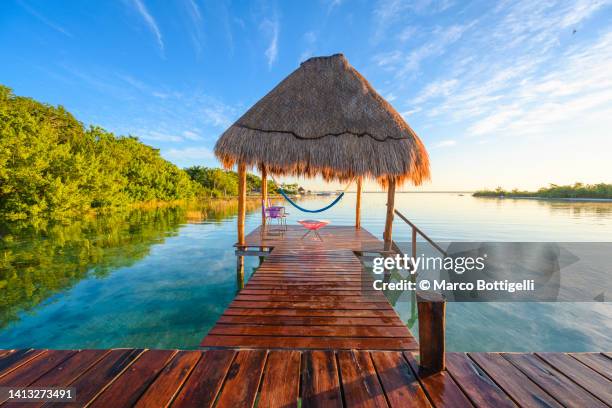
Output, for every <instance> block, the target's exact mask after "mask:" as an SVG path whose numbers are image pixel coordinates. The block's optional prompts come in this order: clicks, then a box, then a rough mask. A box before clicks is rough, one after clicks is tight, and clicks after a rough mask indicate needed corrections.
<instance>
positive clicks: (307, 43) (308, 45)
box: [298, 31, 317, 62]
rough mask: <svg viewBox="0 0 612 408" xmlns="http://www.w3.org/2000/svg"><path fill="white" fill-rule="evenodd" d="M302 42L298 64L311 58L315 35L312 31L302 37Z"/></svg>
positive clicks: (315, 39) (315, 40)
mask: <svg viewBox="0 0 612 408" xmlns="http://www.w3.org/2000/svg"><path fill="white" fill-rule="evenodd" d="M302 41H303V42H304V51H302V52H301V54H300V58H299V61H298V62H303V61H306V60H307V59H308V58H310V57H312V56H313V54H314V48H315V45H316V42H317V34H316V33H315V32H314V31H308V32H306V33H304V35H303V36H302Z"/></svg>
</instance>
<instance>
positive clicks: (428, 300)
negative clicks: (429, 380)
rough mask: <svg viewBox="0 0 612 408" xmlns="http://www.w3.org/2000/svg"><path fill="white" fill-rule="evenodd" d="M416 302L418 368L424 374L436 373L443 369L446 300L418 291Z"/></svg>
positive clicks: (439, 295)
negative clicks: (417, 316) (417, 315)
mask: <svg viewBox="0 0 612 408" xmlns="http://www.w3.org/2000/svg"><path fill="white" fill-rule="evenodd" d="M416 300H417V307H418V310H419V354H420V367H421V369H422V370H423V372H424V373H428V374H433V373H438V372H440V371H443V370H444V368H445V363H444V330H445V326H446V321H445V311H446V300H445V299H444V296H443V295H441V294H439V293H436V292H431V291H418V292H417V295H416Z"/></svg>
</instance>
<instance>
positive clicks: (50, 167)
mask: <svg viewBox="0 0 612 408" xmlns="http://www.w3.org/2000/svg"><path fill="white" fill-rule="evenodd" d="M268 186H269V191H270V193H272V194H274V193H276V192H277V186H276V185H275V183H274V182H273V181H271V180H270V181H268ZM260 187H261V178H260V177H258V176H256V175H254V174H248V175H247V192H248V193H249V194H252V193H255V192H257V191H259V189H260ZM283 188H284V189H285V191H287V192H288V193H289V194H298V193H300V192H301V191H303V189H302V188H301V187H300V186H298V185H297V184H283ZM237 194H238V175H237V173H236V172H234V171H226V170H222V169H219V168H206V167H200V166H193V167H189V168H187V169H180V168H179V167H177V166H176V165H174V164H172V163H170V162H169V161H167V160H165V159H164V158H163V157H162V156H161V155H160V152H159V149H155V148H153V147H151V146H148V145H146V144H144V143H142V142H141V141H140V140H139V139H138V138H137V137H135V136H131V135H128V136H116V135H114V134H113V133H111V132H108V131H106V130H104V129H103V128H101V127H98V126H90V127H88V128H87V127H85V126H84V125H83V124H82V123H81V122H79V121H78V120H76V119H75V117H74V116H73V115H72V114H71V113H70V112H68V111H66V110H65V109H64V108H63V107H62V106H51V105H48V104H44V103H41V102H38V101H36V100H34V99H32V98H28V97H22V96H16V95H15V94H13V92H12V90H11V89H10V88H8V87H6V86H2V85H0V224H23V225H24V226H27V225H37V224H45V223H47V222H48V221H66V220H72V219H77V218H79V217H82V216H87V215H92V214H93V215H95V214H108V213H112V212H115V211H124V210H126V209H129V208H155V207H159V206H160V205H165V204H170V205H172V204H173V203H177V202H198V201H200V202H201V201H209V200H211V199H214V198H231V197H233V196H237Z"/></svg>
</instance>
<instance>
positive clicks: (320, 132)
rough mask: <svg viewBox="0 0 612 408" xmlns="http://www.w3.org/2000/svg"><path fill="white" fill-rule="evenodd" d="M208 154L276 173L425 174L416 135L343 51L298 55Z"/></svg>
mask: <svg viewBox="0 0 612 408" xmlns="http://www.w3.org/2000/svg"><path fill="white" fill-rule="evenodd" d="M215 154H216V156H217V157H218V158H219V159H220V160H221V162H222V163H223V165H224V166H225V167H227V168H231V167H232V166H233V165H234V164H235V163H238V162H244V163H246V164H247V166H259V167H260V166H261V165H262V164H264V165H265V166H266V168H267V169H268V171H269V172H271V173H273V174H278V175H284V174H289V175H294V176H302V175H304V176H309V177H311V176H316V175H321V176H323V178H324V179H326V180H341V181H344V180H349V179H351V178H353V177H355V176H362V177H364V178H370V179H377V180H378V181H380V182H381V183H382V184H386V180H387V178H392V179H395V180H396V182H398V183H400V184H401V183H402V182H403V181H405V180H410V181H412V182H413V183H414V184H416V185H418V184H421V182H422V181H424V180H426V179H428V178H429V158H428V156H427V151H426V150H425V147H424V146H423V143H422V142H421V140H420V139H419V137H418V136H417V135H416V133H415V132H414V131H413V130H412V129H411V128H410V126H408V124H407V123H406V121H404V119H403V118H402V117H401V116H400V114H399V113H398V112H397V111H396V110H395V109H394V108H393V107H392V106H391V105H390V104H389V103H388V102H387V101H385V100H384V99H383V98H382V97H381V96H380V95H379V94H378V93H377V92H376V91H375V90H374V88H372V86H371V85H370V84H369V83H368V81H367V80H366V79H365V78H364V77H363V76H361V74H359V72H357V71H356V70H355V69H354V68H353V67H352V66H351V65H350V64H349V62H348V61H347V60H346V58H345V57H344V56H343V55H342V54H336V55H332V56H330V57H316V58H310V59H309V60H307V61H305V62H303V63H302V64H301V65H300V67H299V68H298V69H297V70H295V71H294V72H293V73H291V75H289V76H288V77H287V78H285V79H284V80H283V81H282V82H281V83H280V84H278V85H277V86H276V87H275V88H274V89H272V91H270V92H269V93H268V94H267V95H266V96H264V97H263V98H262V99H260V100H259V102H257V103H256V104H255V105H254V106H253V107H251V109H249V110H248V111H247V112H246V113H245V114H244V115H243V116H242V117H241V118H240V119H238V120H237V121H236V123H234V124H233V125H232V126H230V128H229V129H227V130H226V131H225V132H224V133H223V135H222V136H221V138H220V139H219V140H218V141H217V144H216V146H215Z"/></svg>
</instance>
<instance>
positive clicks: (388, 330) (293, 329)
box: [209, 324, 410, 338]
mask: <svg viewBox="0 0 612 408" xmlns="http://www.w3.org/2000/svg"><path fill="white" fill-rule="evenodd" d="M209 333H210V334H216V335H234V336H239V335H244V336H258V335H261V336H297V337H392V338H396V337H407V336H410V331H408V328H407V327H398V326H348V327H337V326H290V325H289V326H258V325H245V324H240V325H235V324H231V325H230V324H218V325H216V326H215V327H214V328H213V329H212V330H211V331H210V332H209Z"/></svg>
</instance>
